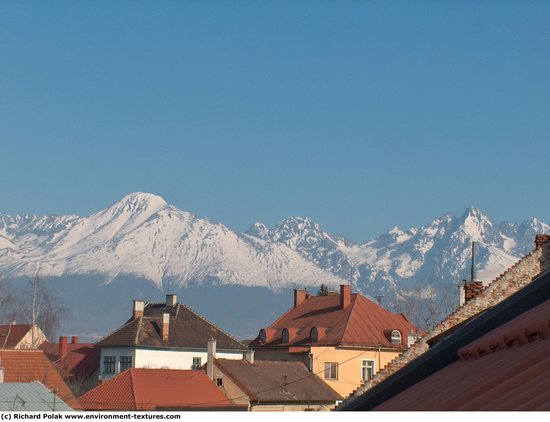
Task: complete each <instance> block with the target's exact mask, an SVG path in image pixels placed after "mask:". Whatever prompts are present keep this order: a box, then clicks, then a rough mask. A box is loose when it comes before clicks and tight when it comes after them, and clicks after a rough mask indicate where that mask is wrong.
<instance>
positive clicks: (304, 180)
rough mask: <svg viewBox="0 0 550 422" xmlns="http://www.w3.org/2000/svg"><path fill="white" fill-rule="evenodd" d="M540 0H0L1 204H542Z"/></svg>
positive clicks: (364, 216)
mask: <svg viewBox="0 0 550 422" xmlns="http://www.w3.org/2000/svg"><path fill="white" fill-rule="evenodd" d="M548 22H550V3H549V2H543V1H435V0H434V1H417V2H409V1H232V2H230V1H186V2H181V1H93V2H92V1H53V2H47V4H46V2H40V1H36V2H30V1H17V2H11V1H10V2H8V1H6V2H1V3H0V147H1V149H0V154H1V161H0V163H1V165H0V198H1V199H0V213H1V214H24V213H31V214H40V215H42V214H69V213H71V214H79V215H88V214H90V213H93V212H95V211H98V210H100V209H102V208H105V207H107V206H109V205H110V204H111V203H113V202H115V201H117V200H118V199H120V198H122V197H123V196H124V195H126V194H128V193H131V192H136V191H142V192H151V193H155V194H158V195H160V196H162V197H164V198H165V199H166V200H167V201H168V202H169V203H171V204H173V205H175V206H177V207H178V208H181V209H184V210H187V211H191V212H194V213H196V214H197V215H199V216H201V217H208V218H211V219H213V220H216V221H220V222H222V223H224V224H226V225H228V226H229V227H231V228H233V229H236V230H246V228H247V227H248V226H249V225H250V224H252V223H253V222H255V221H262V222H264V223H266V224H268V225H272V224H274V223H276V222H277V221H279V220H280V219H282V218H285V217H287V216H310V217H312V218H313V219H315V220H316V221H318V222H319V223H320V224H321V225H322V227H323V228H324V229H325V230H328V231H331V232H336V233H342V234H344V235H346V236H348V237H350V238H352V239H355V240H364V239H368V238H370V237H372V236H375V235H378V234H380V233H382V232H384V231H385V230H387V229H388V228H390V227H393V226H396V225H397V226H400V227H402V228H408V227H411V226H418V225H422V224H425V223H427V222H429V221H431V220H432V219H433V218H436V217H439V216H440V215H442V214H444V213H446V212H451V213H453V214H455V215H459V214H461V213H462V212H463V211H464V209H465V208H466V207H468V206H470V205H475V206H477V207H479V208H481V209H482V210H483V211H484V212H485V213H487V214H488V215H489V216H490V217H491V218H493V219H494V220H497V221H501V220H512V221H517V222H519V221H522V220H524V219H526V218H528V217H531V216H536V217H538V218H541V219H542V220H544V221H546V222H550V195H548V193H549V192H548V184H547V163H548V161H547V160H548V157H549V153H550V139H549V135H550V101H549V99H550V77H549V76H548V75H550V47H549V46H550V25H549V24H548Z"/></svg>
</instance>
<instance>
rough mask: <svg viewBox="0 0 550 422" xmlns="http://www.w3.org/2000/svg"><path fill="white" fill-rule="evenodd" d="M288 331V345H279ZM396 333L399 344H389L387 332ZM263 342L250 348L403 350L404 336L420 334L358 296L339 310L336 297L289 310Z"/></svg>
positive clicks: (403, 320)
mask: <svg viewBox="0 0 550 422" xmlns="http://www.w3.org/2000/svg"><path fill="white" fill-rule="evenodd" d="M313 327H316V328H317V331H318V336H319V339H318V341H317V342H316V343H311V340H310V332H311V329H312V328H313ZM285 328H286V329H288V330H289V331H290V341H289V343H286V344H285V343H283V342H282V331H283V329H285ZM394 329H396V330H399V331H400V333H401V344H393V343H392V342H391V331H392V330H394ZM266 332H267V341H266V343H265V344H261V343H260V341H259V337H257V338H256V339H254V340H253V341H252V342H251V346H252V347H254V348H261V347H274V346H275V347H277V346H281V347H289V346H303V345H310V344H311V345H316V346H343V345H347V346H379V345H381V346H384V347H389V348H397V349H405V348H406V345H407V335H408V334H409V333H411V332H420V333H423V331H422V330H421V329H419V328H418V327H416V326H415V325H413V324H412V323H410V322H409V321H408V320H407V319H406V317H405V316H404V315H402V314H395V313H393V312H390V311H388V310H386V309H384V308H382V307H381V306H379V305H377V304H376V303H374V302H372V301H371V300H369V299H367V298H366V297H364V296H361V295H360V294H351V304H350V305H349V306H347V307H346V308H344V309H341V307H340V296H339V295H328V296H313V297H309V298H308V299H306V300H305V301H304V302H302V303H301V304H299V305H298V306H296V307H293V308H291V309H289V310H288V311H287V312H286V313H285V314H283V315H282V316H281V317H280V318H279V319H278V320H276V321H275V322H274V323H273V324H271V325H270V326H269V327H268V328H267V329H266Z"/></svg>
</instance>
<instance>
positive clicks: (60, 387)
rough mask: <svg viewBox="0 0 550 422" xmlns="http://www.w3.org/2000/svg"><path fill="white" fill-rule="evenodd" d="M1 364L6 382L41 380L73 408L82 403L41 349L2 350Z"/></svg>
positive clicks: (78, 406)
mask: <svg viewBox="0 0 550 422" xmlns="http://www.w3.org/2000/svg"><path fill="white" fill-rule="evenodd" d="M0 366H1V367H3V368H4V382H5V383H11V382H24V383H27V382H33V381H39V382H41V383H42V384H44V385H45V386H46V387H47V388H48V389H49V390H50V391H53V392H55V393H56V394H57V395H58V396H59V397H60V398H61V399H62V400H63V401H64V402H65V403H67V404H68V405H69V406H70V407H72V408H73V409H80V404H79V403H78V401H77V400H76V398H75V397H74V395H73V393H72V392H71V390H70V389H69V387H68V386H67V384H65V382H64V381H63V378H61V375H59V373H58V372H57V370H56V369H55V368H54V366H53V364H52V363H51V362H50V361H49V360H48V358H47V357H46V355H45V354H44V353H43V352H42V351H41V350H0Z"/></svg>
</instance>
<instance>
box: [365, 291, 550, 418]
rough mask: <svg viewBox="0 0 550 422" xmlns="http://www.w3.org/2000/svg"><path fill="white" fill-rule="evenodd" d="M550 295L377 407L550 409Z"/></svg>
mask: <svg viewBox="0 0 550 422" xmlns="http://www.w3.org/2000/svg"><path fill="white" fill-rule="evenodd" d="M549 325H550V300H547V301H546V302H544V303H543V304H541V305H538V306H536V307H534V308H532V309H531V310H529V311H527V312H525V313H523V314H522V315H520V316H518V317H516V318H514V319H512V320H511V321H509V322H507V323H506V324H503V325H502V326H500V327H498V328H496V329H494V330H492V331H491V332H489V333H487V334H485V335H483V336H482V337H480V338H479V339H477V340H475V341H473V342H471V343H470V344H468V345H466V346H464V347H462V348H461V349H460V350H459V351H458V356H459V359H458V360H457V361H455V362H453V363H452V364H450V365H448V366H446V367H444V368H443V369H441V370H440V371H438V372H436V373H435V374H433V375H431V376H430V377H427V378H425V379H423V380H422V381H420V382H418V383H417V384H415V385H414V386H412V387H410V388H408V389H407V390H405V391H403V392H402V393H400V394H397V395H395V396H394V397H392V398H391V399H389V400H387V401H385V402H384V403H383V404H381V405H380V406H378V407H376V408H375V410H408V411H423V410H492V411H499V410H537V411H544V410H550V335H549V331H550V328H549Z"/></svg>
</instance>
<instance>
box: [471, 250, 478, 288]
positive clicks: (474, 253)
mask: <svg viewBox="0 0 550 422" xmlns="http://www.w3.org/2000/svg"><path fill="white" fill-rule="evenodd" d="M476 249H477V242H472V271H471V279H470V281H476Z"/></svg>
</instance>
